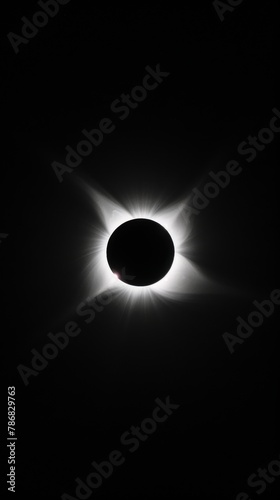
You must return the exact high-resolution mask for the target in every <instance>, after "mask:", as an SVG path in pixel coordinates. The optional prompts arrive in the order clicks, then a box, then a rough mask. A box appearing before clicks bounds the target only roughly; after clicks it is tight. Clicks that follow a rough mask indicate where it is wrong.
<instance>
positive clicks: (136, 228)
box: [107, 219, 175, 286]
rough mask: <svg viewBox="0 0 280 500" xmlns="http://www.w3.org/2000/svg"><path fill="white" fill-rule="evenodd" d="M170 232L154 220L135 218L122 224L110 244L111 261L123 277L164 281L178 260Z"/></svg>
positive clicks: (134, 280) (134, 281) (136, 282)
mask: <svg viewBox="0 0 280 500" xmlns="http://www.w3.org/2000/svg"><path fill="white" fill-rule="evenodd" d="M174 253H175V250H174V244H173V241H172V239H171V236H170V234H169V233H168V232H167V231H166V229H164V227H162V226H161V225H160V224H158V223H157V222H155V221H153V220H150V219H132V220H130V221H128V222H125V223H124V224H122V225H121V226H119V227H118V228H117V229H116V230H115V231H114V232H113V233H112V235H111V236H110V238H109V241H108V245H107V260H108V264H109V266H110V268H111V270H112V271H113V273H115V274H116V275H117V276H118V277H119V279H120V280H122V281H123V282H124V283H128V284H129V285H133V286H147V285H152V284H153V283H156V282H157V281H159V280H161V279H162V278H163V277H164V276H165V275H166V274H167V272H168V271H169V269H170V267H171V265H172V262H173V259H174Z"/></svg>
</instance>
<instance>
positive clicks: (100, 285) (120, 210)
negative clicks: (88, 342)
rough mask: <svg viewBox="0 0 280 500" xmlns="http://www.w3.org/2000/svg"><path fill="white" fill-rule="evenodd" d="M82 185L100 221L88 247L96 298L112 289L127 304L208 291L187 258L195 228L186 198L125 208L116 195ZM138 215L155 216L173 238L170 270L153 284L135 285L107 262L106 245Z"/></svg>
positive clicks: (89, 273) (133, 203)
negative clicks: (173, 250)
mask: <svg viewBox="0 0 280 500" xmlns="http://www.w3.org/2000/svg"><path fill="white" fill-rule="evenodd" d="M80 184H81V185H82V187H83V189H84V190H85V191H86V193H87V194H88V195H89V196H90V200H91V202H92V205H93V208H94V210H95V212H96V213H97V214H98V216H99V221H100V225H99V226H98V227H97V226H96V225H93V226H92V227H91V229H90V235H89V238H88V245H87V249H86V256H87V261H88V262H87V265H86V269H85V273H86V276H87V279H88V280H89V283H90V285H89V286H90V289H91V293H90V294H91V295H92V297H93V296H96V295H99V294H101V293H104V292H106V291H108V290H110V291H113V292H114V293H117V294H118V295H119V296H120V297H122V298H123V299H124V300H125V302H126V303H128V302H131V303H139V299H141V301H142V300H144V301H145V302H147V301H148V300H150V299H151V300H154V299H155V298H162V299H171V300H185V298H186V296H187V295H193V294H197V293H203V292H205V291H206V290H205V285H206V283H207V282H208V279H207V278H206V277H205V276H203V274H202V272H201V271H199V269H198V268H197V266H195V265H194V264H193V263H191V262H190V260H189V259H188V258H187V257H186V253H187V250H188V248H189V247H190V240H191V229H192V228H191V224H190V220H189V217H188V215H187V214H186V211H185V205H186V200H184V201H179V202H176V203H173V204H172V205H169V206H166V205H165V207H163V203H164V202H160V201H159V200H156V201H152V200H148V199H145V200H143V199H142V200H130V201H128V203H127V205H126V207H125V206H124V205H122V204H121V203H119V202H118V201H116V200H114V199H113V198H112V196H109V195H108V194H105V193H104V192H101V191H100V190H97V189H95V188H92V187H91V186H89V185H88V184H86V183H85V182H83V181H81V180H80ZM138 218H144V219H151V220H153V221H155V222H158V223H159V224H160V225H162V226H163V227H164V228H165V229H166V230H167V231H168V232H169V234H170V236H171V238H172V240H173V243H174V247H175V255H174V260H173V264H172V266H171V268H170V270H169V271H168V273H167V274H166V275H165V276H164V277H163V278H162V279H161V280H160V281H158V282H157V283H153V284H152V285H149V286H137V287H132V286H131V285H130V284H127V283H125V282H124V281H122V280H120V279H118V278H119V277H118V276H117V275H116V274H113V272H112V270H111V269H110V267H109V264H108V261H107V256H106V248H107V243H108V240H109V238H110V236H111V234H112V233H113V232H114V231H115V230H116V229H117V228H118V227H119V226H120V225H121V224H124V223H125V222H128V221H130V220H131V219H138Z"/></svg>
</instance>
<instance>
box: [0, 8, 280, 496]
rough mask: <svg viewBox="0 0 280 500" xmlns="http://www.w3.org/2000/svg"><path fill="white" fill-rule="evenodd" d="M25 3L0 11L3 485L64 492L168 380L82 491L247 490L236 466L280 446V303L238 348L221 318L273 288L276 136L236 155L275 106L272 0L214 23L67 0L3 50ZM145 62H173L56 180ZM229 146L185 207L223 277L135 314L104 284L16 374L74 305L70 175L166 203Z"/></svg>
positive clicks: (82, 204)
mask: <svg viewBox="0 0 280 500" xmlns="http://www.w3.org/2000/svg"><path fill="white" fill-rule="evenodd" d="M3 9H4V6H3ZM38 10H39V8H38V5H37V3H36V2H31V1H30V2H29V3H28V4H27V3H26V2H15V1H13V2H12V3H11V4H10V5H5V10H3V11H2V15H1V17H2V21H1V32H2V37H1V47H2V48H1V55H2V63H1V69H2V76H1V97H0V99H1V111H2V112H1V123H2V127H1V129H2V134H1V135H2V146H1V159H2V161H1V220H2V222H1V227H0V232H2V233H7V234H9V236H8V237H7V238H6V239H5V240H2V243H1V245H0V262H1V287H2V293H3V298H2V301H1V303H2V308H3V311H2V315H1V323H2V325H1V326H2V328H1V331H2V343H1V344H2V364H3V366H5V365H6V363H7V371H6V373H7V377H6V384H5V383H4V387H3V392H2V395H3V398H2V400H3V401H5V390H6V389H5V386H7V385H9V386H11V385H15V386H16V429H17V436H18V441H17V448H16V453H17V462H16V472H17V476H16V496H17V497H18V498H20V499H21V498H24V497H26V495H27V496H28V498H29V499H30V500H31V499H33V498H34V499H35V498H36V499H38V498H40V499H42V500H43V499H45V498H46V499H47V498H61V495H62V494H63V493H64V492H67V493H68V494H70V495H72V496H74V497H75V478H76V477H80V478H81V479H83V480H85V478H86V476H87V474H88V473H89V472H91V471H92V467H91V462H92V461H93V460H95V461H97V462H100V461H102V460H106V459H107V457H108V455H109V453H110V452H111V451H112V450H113V449H122V450H123V448H122V447H121V445H120V441H119V440H120V436H121V435H122V433H123V432H125V431H126V430H128V429H129V428H130V426H131V425H139V424H140V423H141V421H142V420H143V419H145V418H147V417H150V416H151V414H152V411H153V409H154V407H155V405H156V404H155V402H154V400H155V398H157V397H160V398H161V399H163V400H165V398H166V397H167V396H170V398H171V401H172V402H174V403H177V404H180V408H179V409H178V410H176V411H175V412H174V414H173V415H172V416H171V417H170V418H169V419H168V420H167V422H165V423H163V424H160V425H159V428H158V430H157V431H156V433H155V434H154V435H152V436H151V437H150V438H149V439H148V440H147V442H145V443H143V444H142V445H141V447H140V448H139V450H138V451H137V452H135V453H133V454H130V453H129V452H128V451H127V450H126V451H125V453H126V455H125V456H126V462H125V464H124V465H122V466H121V467H120V468H119V469H115V471H114V473H113V475H112V476H111V477H110V478H109V479H107V480H104V483H103V485H102V486H101V487H100V488H99V489H97V490H95V491H94V493H93V496H92V498H95V497H96V498H113V496H117V497H121V498H123V499H130V498H137V499H138V498H139V499H140V498H141V499H142V498H147V499H148V498H154V499H157V498H170V497H172V498H173V497H174V498H190V499H205V498H209V497H211V498H212V497H213V498H216V499H220V498H221V499H232V500H234V499H235V498H236V496H237V494H238V493H239V492H240V491H247V492H248V493H250V498H252V499H253V498H258V495H256V492H255V491H253V490H252V489H251V490H250V489H249V488H248V486H247V485H246V481H247V478H248V476H249V475H250V474H252V473H254V472H257V469H258V468H259V467H267V465H268V464H269V463H270V462H271V461H272V460H274V459H277V458H279V454H280V443H279V409H278V406H279V405H278V397H279V355H278V349H277V341H278V335H279V317H280V316H279V315H280V311H279V308H278V310H276V311H275V313H274V315H273V316H272V317H271V318H270V319H267V320H265V322H264V324H263V326H262V327H260V328H258V329H256V330H255V332H254V334H253V335H252V336H251V337H250V338H249V339H248V340H246V341H245V342H244V344H243V345H241V346H240V347H239V348H237V349H236V352H235V353H234V354H233V355H231V354H230V353H229V351H228V349H227V347H226V345H225V343H224V341H223V338H222V334H223V333H224V332H225V331H229V332H231V333H235V331H236V317H237V316H239V315H241V316H242V317H244V318H247V316H248V314H249V313H250V312H251V311H252V309H253V305H252V302H253V300H264V299H266V298H268V297H269V295H270V293H271V291H272V290H274V289H276V288H280V284H279V272H278V271H279V265H278V262H279V255H280V253H279V242H278V234H277V231H278V213H279V212H278V210H279V196H278V189H279V188H278V186H279V184H278V178H279V175H278V170H279V161H278V151H279V136H276V137H275V140H274V142H273V143H271V144H269V145H268V146H267V148H266V149H265V151H263V152H261V153H259V154H258V156H257V158H256V160H255V161H254V162H252V163H247V162H246V160H245V157H244V158H243V159H241V160H240V157H238V153H237V146H238V144H239V143H240V142H241V141H243V140H246V138H247V137H248V135H249V134H253V135H256V134H257V133H258V131H259V130H260V129H261V128H263V127H267V126H268V124H269V121H270V119H271V117H272V108H273V107H278V109H280V102H279V86H278V82H277V79H276V75H277V73H278V64H279V62H278V61H279V51H278V47H279V45H278V33H277V32H278V30H279V28H278V18H277V12H276V2H259V3H258V4H257V5H256V3H255V2H253V1H249V0H244V2H243V3H242V5H240V6H239V7H237V8H236V9H235V11H234V12H233V13H227V14H226V15H225V20H224V22H221V21H220V20H219V18H218V15H217V13H216V12H215V10H214V8H213V5H212V2H210V1H209V2H196V3H195V2H192V3H190V4H188V3H187V2H185V4H184V5H179V4H172V5H171V4H169V5H164V4H163V3H162V2H154V3H153V4H152V5H148V4H147V5H142V6H140V5H137V6H134V5H132V4H131V5H130V6H125V5H120V4H113V5H106V6H105V5H101V6H100V5H94V6H93V5H92V2H88V3H87V2H80V3H78V2H77V1H74V0H71V2H69V4H67V5H65V6H61V7H60V12H59V13H58V14H57V16H56V17H55V18H53V19H50V20H49V23H48V25H47V26H46V27H44V28H41V29H40V30H39V33H38V34H37V35H36V37H34V38H33V39H32V40H30V42H29V43H28V44H27V45H21V46H20V47H19V49H20V50H19V53H18V54H17V55H16V54H15V53H14V51H13V49H12V47H11V45H10V43H9V41H8V38H7V36H6V35H7V33H8V32H10V31H13V32H15V33H18V34H20V31H21V25H22V23H21V20H20V19H21V17H22V16H26V17H28V18H29V19H30V18H32V16H33V14H34V13H35V12H36V11H38ZM157 64H160V66H161V69H162V70H163V71H167V72H170V75H169V76H168V78H166V79H165V80H164V82H163V83H162V84H161V85H159V87H158V88H157V89H156V90H154V91H151V92H150V93H149V94H148V96H147V99H146V100H145V101H144V102H142V103H140V105H139V107H138V108H137V109H136V110H132V111H131V113H130V116H129V117H128V118H127V119H126V120H124V121H120V120H118V118H117V116H115V117H114V123H115V124H116V130H115V131H114V132H113V133H112V134H110V135H108V136H106V137H105V138H104V141H103V143H102V145H100V146H99V147H98V148H96V149H95V151H94V153H92V154H91V155H90V156H89V157H87V158H85V159H84V160H83V163H82V164H81V165H80V166H79V167H78V168H77V169H76V171H75V172H73V173H72V174H67V173H66V174H65V176H64V180H63V182H62V183H59V182H58V179H57V178H56V176H55V174H54V171H53V169H52V167H51V162H53V161H54V160H57V161H61V162H64V158H65V146H66V145H67V144H69V145H71V146H73V147H75V145H76V144H77V143H78V142H79V141H80V140H81V139H82V136H81V131H82V129H83V128H87V129H90V128H95V127H97V126H98V123H99V121H100V120H101V119H102V118H104V117H111V118H113V115H112V112H111V111H110V105H111V103H112V101H113V100H114V99H117V98H119V96H120V95H121V94H122V93H123V92H125V93H129V92H130V91H131V90H132V88H133V87H134V86H135V85H141V83H142V79H143V77H144V76H145V74H146V70H145V67H146V66H147V65H149V66H151V67H155V66H156V65H157ZM231 159H239V160H240V162H241V164H242V166H243V167H244V170H243V172H242V174H240V176H238V177H236V178H235V179H233V180H232V182H231V184H230V186H229V187H227V188H226V189H225V190H223V191H222V192H221V194H220V195H219V196H218V197H217V198H216V199H215V200H213V201H211V203H210V205H209V207H207V208H206V209H205V211H204V212H203V213H201V214H200V215H199V216H198V217H196V218H195V219H194V222H193V226H194V228H193V231H194V233H193V248H194V251H193V254H192V259H193V260H194V262H195V263H196V264H197V265H198V266H199V267H200V269H201V270H202V272H203V273H204V274H205V275H206V276H209V277H211V278H212V279H213V280H214V282H215V283H217V285H218V290H219V291H218V292H216V291H215V290H216V288H215V287H214V286H213V293H207V294H206V293H205V294H202V295H196V296H193V295H190V296H189V297H187V298H186V300H185V301H184V302H183V303H182V302H177V301H172V300H164V301H161V302H160V303H158V304H157V305H156V306H155V307H151V308H150V309H149V310H148V311H142V310H141V308H136V309H135V310H131V309H130V308H129V306H125V305H124V304H123V302H122V301H121V300H118V299H116V300H114V301H112V303H111V304H109V305H108V306H107V307H106V308H105V309H104V311H103V312H102V313H100V314H97V315H96V318H95V320H94V322H93V323H92V324H91V325H89V326H85V324H84V325H83V328H82V333H81V334H80V335H79V336H78V337H77V338H74V339H71V341H70V343H69V346H68V347H67V348H66V349H65V351H63V352H61V353H60V354H59V356H58V357H57V358H56V359H55V360H53V361H51V362H50V363H49V366H48V367H47V368H46V369H45V370H44V371H43V372H42V373H41V374H40V375H39V376H38V377H31V378H30V384H29V385H28V387H25V386H24V384H23V382H22V380H21V378H20V376H19V374H18V372H17V366H18V365H19V364H20V363H22V364H24V365H27V366H30V362H31V352H30V351H31V349H32V348H36V349H38V350H39V351H40V349H42V348H43V346H44V345H45V343H46V341H47V333H48V332H50V331H52V332H54V333H56V332H58V331H59V330H60V329H61V328H63V327H64V325H65V323H66V322H67V321H70V320H75V319H76V320H77V321H80V322H81V319H77V317H75V308H76V306H77V304H78V303H79V302H81V301H82V300H83V299H84V298H85V296H86V294H87V293H88V290H87V289H86V285H85V283H84V281H83V279H82V276H83V273H84V267H85V259H84V257H83V249H84V244H85V241H86V239H87V236H88V234H87V231H88V228H89V226H90V225H91V223H92V221H94V220H95V217H96V216H95V214H94V213H93V210H92V207H90V206H89V204H88V202H87V200H85V199H84V197H83V193H82V192H81V190H80V189H79V187H78V183H77V179H78V177H80V178H82V179H84V180H86V182H87V183H88V184H89V185H91V186H94V187H98V186H101V187H102V189H105V190H106V191H107V192H108V193H110V195H112V196H114V197H115V198H116V199H117V200H118V201H119V202H120V203H122V202H123V201H124V199H126V200H127V199H130V198H131V199H132V200H133V199H134V197H135V196H137V195H138V194H139V193H140V195H141V194H142V193H144V194H147V195H148V196H149V197H151V198H153V197H162V200H163V204H165V203H166V204H168V203H171V202H174V201H176V200H178V199H181V198H182V197H184V196H186V197H187V196H188V195H189V194H190V193H191V191H192V189H193V188H194V187H196V186H198V187H201V186H203V182H206V179H207V178H208V172H209V171H210V170H214V171H218V170H221V169H224V168H225V165H226V163H227V162H228V161H229V160H231ZM223 289H224V290H226V292H224V291H223ZM5 411H6V410H5V403H4V405H3V412H4V413H3V414H4V416H5ZM4 420H5V418H4ZM3 429H5V425H4V427H3ZM5 432H6V431H5V430H3V435H4V440H3V441H4V443H5V439H6V438H5ZM123 451H124V450H123ZM5 474H6V472H4V471H3V475H5ZM2 481H3V479H2ZM3 483H5V481H3ZM279 486H280V479H277V480H276V481H275V483H273V484H272V485H270V486H268V488H267V490H266V492H265V493H263V495H261V498H264V499H266V498H267V499H268V498H269V499H270V498H271V499H276V498H279V489H280V488H279ZM4 487H5V484H4ZM5 489H6V488H5Z"/></svg>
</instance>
